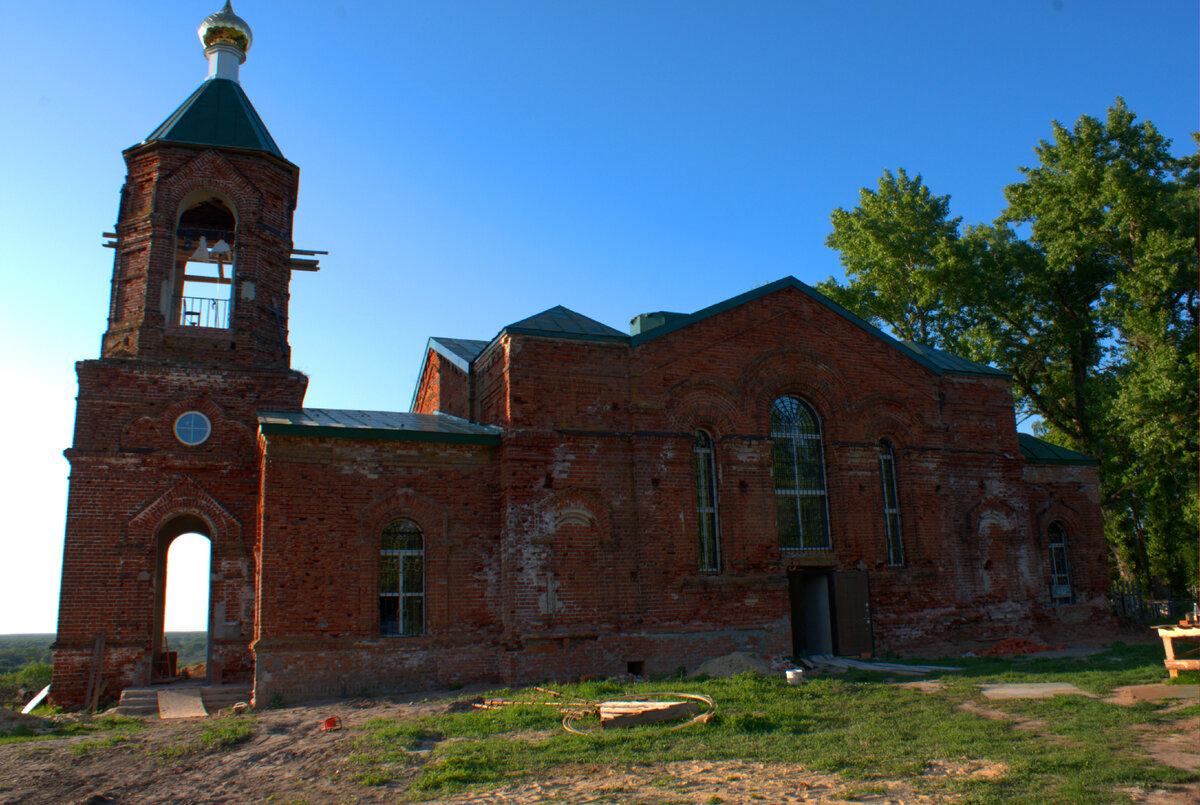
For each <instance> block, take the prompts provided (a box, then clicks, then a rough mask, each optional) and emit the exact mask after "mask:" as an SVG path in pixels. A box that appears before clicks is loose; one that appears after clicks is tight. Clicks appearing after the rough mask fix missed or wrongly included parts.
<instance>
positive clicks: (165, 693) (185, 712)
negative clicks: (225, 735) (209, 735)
mask: <svg viewBox="0 0 1200 805" xmlns="http://www.w3.org/2000/svg"><path fill="white" fill-rule="evenodd" d="M206 715H208V711H207V710H205V709H204V699H203V698H202V695H201V692H200V688H177V689H174V690H172V689H171V688H163V689H162V690H160V691H159V692H158V717H159V718H199V717H200V716H206Z"/></svg>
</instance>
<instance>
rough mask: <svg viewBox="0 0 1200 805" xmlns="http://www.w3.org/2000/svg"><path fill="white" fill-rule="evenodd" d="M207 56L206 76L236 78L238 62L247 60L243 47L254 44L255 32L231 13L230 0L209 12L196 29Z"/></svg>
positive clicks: (247, 48)
mask: <svg viewBox="0 0 1200 805" xmlns="http://www.w3.org/2000/svg"><path fill="white" fill-rule="evenodd" d="M196 33H197V34H198V35H199V37H200V41H201V42H202V43H204V55H205V56H207V57H208V77H209V78H228V79H230V80H232V81H237V80H238V65H240V64H241V63H242V62H244V61H245V60H246V51H248V50H249V49H250V46H251V45H252V44H254V34H253V33H252V32H251V31H250V26H249V25H247V24H246V21H245V20H244V19H242V18H241V17H239V16H238V15H237V14H234V13H233V5H232V3H231V0H225V7H224V8H222V9H221V10H220V11H218V12H217V13H216V14H209V15H208V16H207V17H205V18H204V22H202V23H200V27H199V28H197V29H196Z"/></svg>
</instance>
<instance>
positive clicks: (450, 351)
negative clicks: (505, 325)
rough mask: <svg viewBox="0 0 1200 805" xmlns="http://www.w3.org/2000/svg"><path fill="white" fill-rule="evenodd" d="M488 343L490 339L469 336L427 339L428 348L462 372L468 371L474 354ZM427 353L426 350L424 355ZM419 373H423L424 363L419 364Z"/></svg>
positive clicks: (474, 356) (481, 350)
mask: <svg viewBox="0 0 1200 805" xmlns="http://www.w3.org/2000/svg"><path fill="white" fill-rule="evenodd" d="M490 343H491V342H490V341H476V340H474V339H471V338H442V337H437V338H431V339H429V349H432V350H434V351H435V352H437V353H438V354H439V355H441V356H442V357H443V358H445V359H446V360H448V361H450V363H452V364H454V365H455V366H457V367H458V368H459V369H462V370H463V371H464V372H469V371H470V370H471V361H473V360H475V358H476V356H478V355H479V353H480V352H483V350H484V347H486V346H487V345H488V344H490ZM428 354H429V353H428V352H426V355H428ZM421 373H422V374H424V373H425V366H424V364H422V365H421Z"/></svg>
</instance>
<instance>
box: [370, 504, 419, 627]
mask: <svg viewBox="0 0 1200 805" xmlns="http://www.w3.org/2000/svg"><path fill="white" fill-rule="evenodd" d="M379 553H380V557H379V631H380V632H381V633H382V634H388V635H399V636H403V637H411V636H414V635H420V634H424V632H425V548H424V541H423V535H422V534H421V529H420V528H419V527H418V526H417V525H416V524H415V523H412V522H409V521H406V520H399V521H396V522H393V523H390V524H388V526H387V527H386V528H384V530H383V539H382V546H381V548H380V551H379Z"/></svg>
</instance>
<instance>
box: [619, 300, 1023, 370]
mask: <svg viewBox="0 0 1200 805" xmlns="http://www.w3.org/2000/svg"><path fill="white" fill-rule="evenodd" d="M784 288H794V289H795V290H797V291H800V293H802V294H804V295H805V296H808V297H810V298H811V299H813V300H814V301H816V302H819V303H820V304H822V305H824V306H825V307H827V308H829V309H830V310H832V311H833V312H834V313H837V314H838V315H839V316H841V317H842V318H844V319H846V320H847V321H849V322H851V323H852V324H854V325H856V326H858V327H860V328H862V329H863V330H865V331H867V332H868V333H870V334H871V335H872V336H874V337H875V338H878V339H879V340H880V341H883V342H884V343H885V344H888V345H889V346H891V347H894V348H895V349H897V350H899V351H900V352H902V353H904V354H906V355H907V356H908V357H910V358H912V359H913V360H914V361H916V362H917V363H919V364H921V365H922V366H924V367H925V368H927V369H929V370H930V371H932V372H934V373H936V374H939V375H941V374H956V375H979V376H988V377H1008V374H1007V373H1006V372H1002V371H1000V370H999V369H994V368H992V367H991V366H985V365H984V364H981V363H975V362H974V361H969V360H967V359H966V358H959V357H957V356H955V355H951V354H950V353H948V352H942V351H941V350H937V349H933V348H931V347H926V346H922V345H920V344H915V343H912V342H904V341H897V340H896V339H895V338H892V337H891V336H890V335H888V334H887V333H885V332H884V331H883V330H880V329H879V328H878V327H876V326H875V325H873V324H871V323H870V322H868V321H865V320H863V319H860V318H859V317H858V316H855V315H854V314H853V313H851V312H850V311H849V310H846V308H844V307H842V306H841V305H839V304H838V303H837V302H834V301H833V300H832V299H830V298H829V297H827V296H825V295H824V294H823V293H821V292H819V291H818V290H817V289H815V288H813V287H811V286H809V285H805V284H804V283H803V282H801V281H800V280H798V279H796V278H795V277H784V278H783V279H779V280H775V281H774V282H771V283H768V284H767V285H763V286H762V287H760V288H755V289H754V290H752V291H747V292H746V293H743V294H739V295H737V296H735V297H733V298H731V299H726V300H725V301H724V302H718V303H717V304H715V305H710V306H709V307H706V308H704V309H703V310H698V311H696V312H695V313H693V314H691V315H690V316H685V317H683V318H680V319H675V320H674V321H669V322H668V323H667V324H664V325H662V326H661V327H655V328H654V329H652V330H646V331H644V332H642V333H640V334H638V335H633V336H630V337H629V340H630V343H632V344H633V345H634V346H637V345H638V344H642V343H645V342H646V341H649V340H651V339H654V338H658V337H660V336H664V335H666V334H667V333H673V332H675V331H676V330H679V329H681V328H683V327H687V326H688V325H689V324H694V323H696V322H698V321H702V320H704V319H707V318H709V317H710V316H715V315H717V314H718V313H724V312H725V311H727V310H731V309H733V308H735V307H738V306H739V305H744V304H746V303H747V302H752V301H754V300H755V299H759V298H761V297H764V296H767V295H768V294H773V293H775V292H776V291H781V290H783V289H784Z"/></svg>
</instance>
